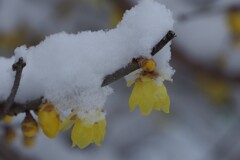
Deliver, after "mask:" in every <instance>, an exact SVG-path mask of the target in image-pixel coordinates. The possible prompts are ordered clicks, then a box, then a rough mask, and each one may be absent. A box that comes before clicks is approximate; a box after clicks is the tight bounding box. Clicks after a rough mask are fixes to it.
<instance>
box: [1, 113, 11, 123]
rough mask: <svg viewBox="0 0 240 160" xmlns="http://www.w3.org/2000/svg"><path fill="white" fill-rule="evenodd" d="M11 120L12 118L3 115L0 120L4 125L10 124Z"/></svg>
mask: <svg viewBox="0 0 240 160" xmlns="http://www.w3.org/2000/svg"><path fill="white" fill-rule="evenodd" d="M12 120H13V116H9V115H5V116H4V117H3V119H2V121H3V122H4V123H10V122H12Z"/></svg>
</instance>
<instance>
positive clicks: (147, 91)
mask: <svg viewBox="0 0 240 160" xmlns="http://www.w3.org/2000/svg"><path fill="white" fill-rule="evenodd" d="M139 66H140V67H141V68H142V69H143V71H141V72H140V73H138V74H137V75H136V77H135V79H134V80H130V81H128V83H127V86H131V85H132V84H134V88H133V90H132V93H131V95H130V99H129V106H130V111H133V110H134V109H135V108H136V106H139V108H140V111H141V114H142V115H144V116H147V115H149V114H150V113H151V112H152V110H153V109H156V110H162V111H163V112H165V113H169V108H170V99H169V96H168V93H167V90H166V87H165V86H164V84H163V83H162V80H161V79H158V78H159V76H160V74H159V73H158V72H156V71H155V68H156V63H155V62H154V60H152V59H150V60H149V59H146V58H143V59H141V60H140V62H139ZM157 79H158V80H159V81H160V82H161V83H160V82H158V80H157Z"/></svg>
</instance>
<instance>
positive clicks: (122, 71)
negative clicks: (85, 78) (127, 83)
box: [102, 31, 176, 87]
mask: <svg viewBox="0 0 240 160" xmlns="http://www.w3.org/2000/svg"><path fill="white" fill-rule="evenodd" d="M174 37H176V34H175V33H174V32H173V31H168V33H167V34H166V35H165V36H164V37H163V38H162V39H161V40H160V41H159V42H158V43H157V44H156V45H155V46H154V47H153V49H152V51H151V53H150V55H152V56H154V55H155V54H156V53H158V52H159V51H160V50H161V49H162V48H163V47H164V46H165V45H166V44H167V43H168V42H170V41H171V40H172V39H173V38H174ZM139 68H140V67H139V65H138V63H137V61H132V62H130V63H128V64H127V66H126V67H124V68H121V69H119V70H117V71H116V72H114V73H113V74H110V75H107V76H106V77H105V78H104V81H103V83H102V87H104V86H107V85H109V84H110V83H112V82H114V81H117V80H118V79H120V78H122V77H124V76H126V75H128V74H129V73H131V72H133V71H135V70H137V69H139Z"/></svg>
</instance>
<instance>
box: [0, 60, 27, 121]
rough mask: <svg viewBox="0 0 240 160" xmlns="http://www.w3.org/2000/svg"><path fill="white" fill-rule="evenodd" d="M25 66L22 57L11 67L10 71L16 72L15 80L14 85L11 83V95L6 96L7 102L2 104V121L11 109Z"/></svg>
mask: <svg viewBox="0 0 240 160" xmlns="http://www.w3.org/2000/svg"><path fill="white" fill-rule="evenodd" d="M25 66H26V63H25V62H24V60H23V58H22V57H21V58H19V60H18V62H16V63H15V64H13V66H12V70H13V71H16V75H15V80H14V83H13V86H12V90H11V93H10V95H9V96H8V98H7V101H6V102H5V104H4V108H3V111H2V113H0V119H2V118H3V117H4V115H5V114H6V113H8V111H9V109H10V108H11V106H12V105H13V103H14V99H15V96H16V94H17V91H18V88H19V84H20V81H21V77H22V71H23V68H24V67H25Z"/></svg>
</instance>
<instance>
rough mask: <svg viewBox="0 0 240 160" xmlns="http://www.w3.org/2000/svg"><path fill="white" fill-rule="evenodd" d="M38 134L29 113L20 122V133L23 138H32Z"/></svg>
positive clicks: (36, 126) (34, 121)
mask: <svg viewBox="0 0 240 160" xmlns="http://www.w3.org/2000/svg"><path fill="white" fill-rule="evenodd" d="M37 132H38V124H37V122H36V120H35V119H34V118H33V117H32V115H31V113H30V112H27V113H26V116H25V119H24V120H23V122H22V133H23V135H24V136H25V137H34V136H35V135H36V134H37Z"/></svg>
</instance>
